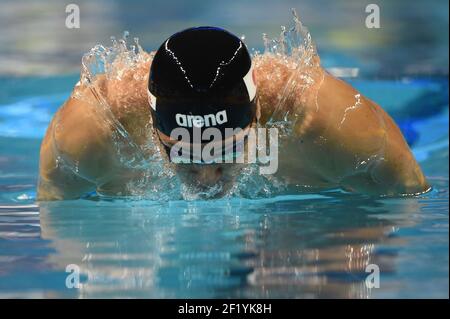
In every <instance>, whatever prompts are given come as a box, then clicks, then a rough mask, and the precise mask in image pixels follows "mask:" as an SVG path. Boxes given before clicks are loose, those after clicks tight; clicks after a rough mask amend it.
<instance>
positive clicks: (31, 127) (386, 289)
mask: <svg viewBox="0 0 450 319" xmlns="http://www.w3.org/2000/svg"><path fill="white" fill-rule="evenodd" d="M75 82H76V76H67V77H65V76H62V77H46V78H45V77H20V78H10V77H9V78H0V87H2V92H1V95H0V297H75V298H77V297H81V298H88V297H151V298H153V297H155V298H157V297H175V298H177V297H188V298H195V297H201V298H214V297H225V298H228V297H239V298H241V297H244V298H254V297H255V298H267V297H273V298H286V297H287V298H311V297H312V298H317V297H323V298H330V297H338V298H385V297H387V298H399V297H405V298H416V297H419V298H422V297H424V298H428V297H439V298H442V297H447V298H448V289H449V279H448V275H449V269H448V266H449V260H448V248H449V247H448V238H449V237H448V226H449V220H448V217H449V208H448V193H449V183H448V179H449V170H448V160H449V156H448V150H449V148H448V147H449V146H448V143H449V137H448V78H426V79H425V78H415V79H407V78H403V79H401V80H376V81H375V80H371V81H367V80H363V79H353V80H351V81H350V82H351V83H352V84H353V85H354V86H356V87H357V88H358V89H359V90H360V91H361V92H362V93H363V94H366V95H367V96H369V97H370V98H372V99H374V100H375V101H376V102H378V103H380V104H381V105H383V107H385V109H386V110H387V111H388V112H389V113H390V114H391V115H392V116H393V117H394V118H395V119H396V120H397V122H398V123H399V125H400V127H401V129H402V130H403V132H404V134H405V136H406V138H407V140H408V142H409V143H410V145H411V146H412V149H413V151H414V153H415V155H416V157H417V159H418V160H419V161H420V163H421V166H422V168H423V169H424V171H425V173H426V175H427V177H428V178H429V181H430V182H431V184H432V185H433V191H431V192H430V193H428V194H425V195H422V196H418V197H410V198H397V199H380V198H370V197H366V196H363V195H355V194H348V193H344V192H341V191H339V190H335V191H327V192H323V193H318V194H304V195H301V194H279V195H278V196H276V197H273V198H265V199H252V200H249V199H241V198H232V199H222V200H209V201H190V202H189V201H167V202H152V201H145V200H141V201H132V200H131V201H125V200H119V199H107V198H102V199H100V198H99V197H96V196H92V197H90V198H88V199H83V200H77V201H64V202H51V203H36V202H35V196H36V186H35V185H36V181H37V167H38V153H39V144H40V141H41V138H42V136H43V134H44V132H45V129H46V126H47V125H48V122H49V120H50V119H51V116H52V114H53V113H54V112H55V111H56V109H57V108H58V107H59V105H60V104H61V103H62V102H63V101H64V99H65V98H67V96H68V95H69V92H70V90H71V87H72V86H73V84H74V83H75ZM69 264H76V265H78V266H79V269H80V272H81V277H80V280H81V288H80V289H69V288H67V287H66V285H65V282H66V277H67V275H68V273H66V272H65V270H66V266H67V265H69ZM367 264H377V265H378V266H379V268H380V273H381V277H380V288H373V289H368V288H366V286H365V278H366V276H367V275H368V273H366V272H365V267H366V265H367Z"/></svg>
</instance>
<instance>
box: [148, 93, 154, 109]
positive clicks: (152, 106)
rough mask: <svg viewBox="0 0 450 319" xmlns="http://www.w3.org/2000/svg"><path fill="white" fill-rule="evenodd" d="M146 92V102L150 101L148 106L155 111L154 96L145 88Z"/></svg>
mask: <svg viewBox="0 0 450 319" xmlns="http://www.w3.org/2000/svg"><path fill="white" fill-rule="evenodd" d="M147 93H148V103H150V107H151V108H152V109H153V110H154V111H156V96H154V95H153V94H152V93H151V92H150V90H147Z"/></svg>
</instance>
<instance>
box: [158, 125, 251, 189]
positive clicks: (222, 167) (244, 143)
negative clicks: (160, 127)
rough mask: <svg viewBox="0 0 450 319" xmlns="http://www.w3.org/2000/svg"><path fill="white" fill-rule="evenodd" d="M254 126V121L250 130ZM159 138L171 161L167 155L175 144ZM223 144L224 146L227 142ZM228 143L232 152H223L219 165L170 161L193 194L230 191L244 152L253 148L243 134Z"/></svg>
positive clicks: (240, 167) (240, 166) (238, 171)
mask: <svg viewBox="0 0 450 319" xmlns="http://www.w3.org/2000/svg"><path fill="white" fill-rule="evenodd" d="M255 125H256V121H255V122H253V123H252V125H251V126H250V128H252V127H254V126H255ZM159 137H160V139H159V140H160V142H161V146H162V149H163V150H164V151H165V154H166V155H167V158H168V160H169V161H171V160H170V158H171V157H170V155H169V154H170V152H171V149H172V147H174V146H175V144H176V142H175V141H169V140H167V139H165V140H164V141H163V140H162V138H161V137H162V136H161V135H159ZM233 141H234V142H233ZM224 143H225V144H226V143H227V142H224ZM228 143H231V144H228V145H232V146H233V147H232V151H231V152H225V153H224V154H223V155H222V156H220V157H219V158H220V161H221V163H218V162H217V161H215V162H214V163H209V164H207V163H201V164H200V163H192V162H191V163H188V162H183V163H177V162H176V161H175V162H174V161H171V162H172V163H173V165H174V168H175V171H176V173H177V175H178V177H179V178H180V180H181V181H182V183H183V184H184V185H186V186H188V187H189V188H190V189H191V190H192V191H195V192H208V190H210V189H214V192H216V193H215V195H224V194H225V193H226V192H227V191H228V190H230V188H231V187H232V186H233V185H234V183H235V181H236V178H237V177H238V176H239V174H240V173H241V170H242V169H243V168H244V166H245V165H246V164H244V163H242V162H241V160H242V159H244V160H245V159H246V154H245V150H248V149H249V147H254V145H251V146H249V140H248V139H247V138H245V134H244V135H242V136H241V138H238V136H237V135H235V136H234V138H233V137H231V142H230V141H229V142H228ZM225 144H224V145H225ZM225 149H226V147H225ZM238 158H239V160H238ZM225 161H226V163H225Z"/></svg>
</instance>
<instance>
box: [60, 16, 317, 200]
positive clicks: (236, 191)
mask: <svg viewBox="0 0 450 319" xmlns="http://www.w3.org/2000/svg"><path fill="white" fill-rule="evenodd" d="M128 38H129V33H128V32H124V34H123V37H122V38H120V39H118V40H117V39H116V38H115V37H111V42H112V45H111V46H110V47H105V46H103V45H96V46H95V47H94V48H92V49H91V50H90V51H89V52H88V53H86V54H85V55H84V56H83V58H82V72H81V79H80V82H79V83H78V84H77V86H76V87H75V89H74V92H73V95H72V96H73V97H74V98H77V99H80V100H83V101H85V102H88V104H89V105H90V106H91V107H92V108H93V109H94V111H95V112H96V114H98V115H100V117H101V118H102V119H103V121H104V124H105V125H108V126H110V127H112V128H113V136H112V143H113V145H114V149H115V151H116V153H117V157H118V158H119V159H120V162H121V164H122V165H123V166H124V168H125V169H132V170H135V171H136V172H140V174H138V175H139V176H138V177H136V178H134V179H132V180H130V181H127V182H126V192H125V193H126V194H130V195H131V196H132V197H133V198H134V199H143V198H145V199H151V200H160V201H165V200H169V199H186V200H195V199H199V198H211V197H214V196H215V195H217V194H220V193H221V191H222V189H221V187H220V186H218V187H215V188H211V189H209V190H208V191H206V192H204V193H198V192H195V191H193V190H192V189H189V188H188V187H186V186H185V185H182V184H181V183H180V182H179V180H178V178H177V176H176V174H175V173H174V170H173V167H172V166H171V165H172V164H170V163H168V161H167V160H166V159H164V156H163V155H162V154H163V153H162V152H161V150H160V146H159V142H158V141H157V138H156V136H155V135H154V132H153V130H152V123H151V118H150V120H149V123H148V124H147V125H146V128H147V129H148V131H149V132H151V133H150V134H149V138H148V139H147V141H146V143H136V142H135V140H134V139H133V138H132V136H131V135H130V132H129V131H127V129H126V128H125V127H124V126H123V124H122V123H121V122H120V121H119V120H118V119H117V117H116V116H115V114H114V112H113V108H112V106H111V103H110V98H109V97H108V95H107V92H106V91H105V90H104V88H102V86H101V85H99V83H100V81H99V79H100V78H106V80H107V81H109V82H113V83H116V84H119V86H120V83H124V82H125V81H129V80H130V79H129V75H130V73H131V74H132V80H133V81H136V83H137V84H141V86H142V87H143V86H145V87H146V86H147V81H148V67H149V65H150V63H151V60H152V58H153V54H152V53H150V54H149V53H147V52H145V51H144V50H143V49H142V47H141V46H140V44H139V40H138V38H134V41H133V43H134V44H132V45H130V46H128V43H127V42H128ZM263 41H264V47H265V51H264V54H260V53H259V52H255V53H254V56H253V59H254V60H255V61H256V62H255V63H259V62H261V61H262V60H263V59H265V58H268V57H271V56H276V57H277V58H278V59H281V60H282V61H283V63H284V64H285V65H287V66H288V67H289V68H290V69H292V70H294V72H293V73H292V76H291V77H290V79H289V80H288V81H287V82H286V84H285V87H284V89H283V90H281V92H282V93H281V95H280V97H279V99H278V103H277V106H276V107H275V111H274V113H273V117H272V120H270V121H269V122H268V126H271V127H278V128H279V129H280V132H281V137H283V136H290V135H291V130H292V123H293V122H292V119H290V118H289V114H288V113H286V114H281V112H283V110H282V107H281V106H282V105H283V104H284V103H286V100H287V99H289V98H291V96H292V95H293V93H294V92H297V91H298V90H306V89H307V88H308V87H309V86H310V85H311V84H312V83H313V82H314V74H313V70H314V69H315V68H316V67H317V66H319V65H320V61H319V58H318V56H317V53H316V48H315V45H314V43H313V41H312V38H311V35H310V33H309V32H308V30H307V29H306V28H305V27H304V26H303V25H302V23H301V22H300V19H299V18H298V15H297V13H296V12H295V10H293V26H291V27H289V28H286V27H282V31H281V34H280V36H279V37H277V38H274V39H269V38H268V36H267V35H266V34H264V35H263ZM275 71H276V70H275ZM299 76H300V77H301V80H302V81H299V80H298V78H297V77H299ZM138 86H139V85H131V84H129V83H128V82H127V85H126V87H127V90H130V91H129V92H126V94H128V95H130V96H133V94H135V95H139V94H145V95H146V90H145V92H134V91H132V90H136V87H138ZM124 87H125V85H124ZM84 88H88V89H89V92H91V93H92V95H93V96H94V97H95V103H92V100H89V99H87V98H86V93H85V91H84V90H83V89H84ZM278 90H279V88H278ZM280 114H281V115H280ZM276 118H281V119H282V120H281V121H280V120H275V119H276ZM57 122H58V121H57ZM59 129H64V128H63V127H60V128H59ZM56 144H57V143H56ZM57 148H58V145H57ZM149 154H150V155H149ZM58 160H59V161H60V164H61V165H65V166H66V167H68V168H69V169H71V170H72V171H73V172H74V173H75V174H78V168H77V167H78V166H77V165H76V163H75V162H74V161H72V160H71V159H70V158H68V157H67V156H64V154H63V152H61V154H60V156H59V157H58ZM258 172H259V170H258V165H257V164H252V165H247V166H246V167H245V168H244V169H243V170H242V172H241V174H240V176H239V177H238V180H237V182H235V184H234V186H233V187H232V188H231V189H230V190H229V191H228V192H227V193H226V194H225V197H229V196H238V197H246V198H259V197H270V196H273V195H275V194H277V193H280V192H283V191H285V190H286V189H287V185H285V184H284V183H283V182H281V181H278V180H277V179H276V178H275V177H274V176H265V175H260V174H259V173H258ZM97 192H98V193H99V194H100V195H102V194H103V193H107V194H109V193H110V192H109V191H108V190H107V188H104V187H99V189H98V190H97ZM116 195H119V196H120V195H122V192H118V193H117V194H116Z"/></svg>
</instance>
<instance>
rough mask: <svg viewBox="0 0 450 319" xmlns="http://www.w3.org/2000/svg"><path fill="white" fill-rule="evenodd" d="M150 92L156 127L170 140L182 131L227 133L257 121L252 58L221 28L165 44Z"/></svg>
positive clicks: (180, 34)
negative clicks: (172, 133) (179, 129)
mask: <svg viewBox="0 0 450 319" xmlns="http://www.w3.org/2000/svg"><path fill="white" fill-rule="evenodd" d="M148 89H149V92H148V93H149V100H150V104H151V109H152V116H153V122H154V125H155V127H156V128H157V129H158V130H159V132H160V133H163V134H165V135H166V136H170V134H171V131H172V130H173V129H175V128H179V127H184V128H186V129H187V130H188V131H190V132H192V130H193V128H194V127H196V128H200V129H202V130H203V129H206V128H208V127H215V128H218V129H220V130H221V132H222V134H223V132H224V129H225V128H232V129H236V128H241V129H245V128H247V127H249V125H251V124H252V123H253V122H254V120H255V114H256V99H255V95H256V87H255V83H254V79H253V74H252V61H251V57H250V54H249V52H248V50H247V48H246V46H245V44H244V43H243V42H242V41H241V39H240V38H238V37H236V36H235V35H233V34H231V33H230V32H228V31H226V30H223V29H221V28H216V27H196V28H189V29H186V30H184V31H181V32H178V33H176V34H174V35H172V36H171V37H170V38H168V39H167V40H166V41H164V43H163V44H162V45H161V47H160V48H159V49H158V51H157V52H156V54H155V56H154V59H153V62H152V65H151V68H150V76H149V83H148ZM223 136H224V134H223Z"/></svg>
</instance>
